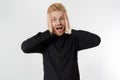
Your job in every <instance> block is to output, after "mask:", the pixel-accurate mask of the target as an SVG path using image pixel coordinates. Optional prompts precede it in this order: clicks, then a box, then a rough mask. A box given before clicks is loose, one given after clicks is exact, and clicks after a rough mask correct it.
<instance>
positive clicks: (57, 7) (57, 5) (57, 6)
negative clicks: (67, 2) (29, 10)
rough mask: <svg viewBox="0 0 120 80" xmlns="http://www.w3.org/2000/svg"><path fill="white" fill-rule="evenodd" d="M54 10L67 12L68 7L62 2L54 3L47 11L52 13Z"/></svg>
mask: <svg viewBox="0 0 120 80" xmlns="http://www.w3.org/2000/svg"><path fill="white" fill-rule="evenodd" d="M52 11H63V12H66V9H65V7H64V6H63V4H61V3H53V4H52V5H50V6H49V8H48V11H47V13H51V12H52Z"/></svg>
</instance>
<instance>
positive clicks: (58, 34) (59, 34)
mask: <svg viewBox="0 0 120 80" xmlns="http://www.w3.org/2000/svg"><path fill="white" fill-rule="evenodd" d="M64 33H65V32H61V33H59V32H56V33H55V35H57V36H62V35H63V34H64Z"/></svg>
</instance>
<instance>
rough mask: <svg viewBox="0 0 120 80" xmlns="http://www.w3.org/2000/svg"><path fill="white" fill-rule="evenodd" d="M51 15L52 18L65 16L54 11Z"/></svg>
mask: <svg viewBox="0 0 120 80" xmlns="http://www.w3.org/2000/svg"><path fill="white" fill-rule="evenodd" d="M50 14H51V17H62V16H64V12H63V11H53V12H51V13H50Z"/></svg>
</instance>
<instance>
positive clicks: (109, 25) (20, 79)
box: [0, 0, 120, 80]
mask: <svg viewBox="0 0 120 80" xmlns="http://www.w3.org/2000/svg"><path fill="white" fill-rule="evenodd" d="M54 2H61V3H62V4H63V5H64V6H65V7H66V9H67V12H68V17H69V22H70V26H71V28H73V29H76V30H86V31H89V32H92V33H95V34H97V35H99V36H100V37H101V44H100V45H99V46H97V47H94V48H91V49H86V50H82V51H79V52H78V64H79V71H80V77H81V80H120V0H64V1H63V0H43V1H42V0H0V80H43V57H42V54H39V53H34V54H25V53H23V52H22V50H21V43H22V42H23V41H24V40H26V39H27V38H30V37H31V36H33V35H35V34H37V33H38V32H43V31H45V30H46V29H47V9H48V7H49V5H50V4H52V3H54Z"/></svg>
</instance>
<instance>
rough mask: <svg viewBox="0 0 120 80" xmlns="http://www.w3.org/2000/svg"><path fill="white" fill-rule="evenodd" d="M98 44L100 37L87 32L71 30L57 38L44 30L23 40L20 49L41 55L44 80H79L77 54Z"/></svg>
mask: <svg viewBox="0 0 120 80" xmlns="http://www.w3.org/2000/svg"><path fill="white" fill-rule="evenodd" d="M99 43H100V37H99V36H97V35H96V34H93V33H90V32H88V31H82V30H73V29H72V33H71V34H66V33H64V34H63V35H62V36H57V35H55V34H50V32H49V31H48V30H46V31H45V32H39V33H38V34H36V35H34V36H33V37H31V38H29V39H27V40H25V41H24V42H23V43H22V46H21V49H22V50H23V52H25V53H41V54H42V55H43V66H44V80H80V74H79V68H78V59H77V52H78V51H79V50H83V49H87V48H91V47H95V46H97V45H99Z"/></svg>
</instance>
